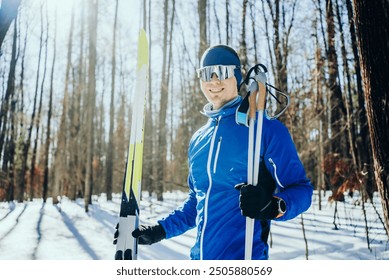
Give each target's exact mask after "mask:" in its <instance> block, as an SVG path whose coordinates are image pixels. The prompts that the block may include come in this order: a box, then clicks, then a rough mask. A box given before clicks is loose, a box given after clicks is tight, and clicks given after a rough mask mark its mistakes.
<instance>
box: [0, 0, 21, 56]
mask: <svg viewBox="0 0 389 280" xmlns="http://www.w3.org/2000/svg"><path fill="white" fill-rule="evenodd" d="M20 2H21V0H3V1H1V9H0V49H1V46H2V45H3V41H4V38H5V35H6V34H7V31H8V28H9V26H10V25H11V23H12V21H13V20H14V19H16V16H17V14H18V9H19V5H20Z"/></svg>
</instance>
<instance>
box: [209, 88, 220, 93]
mask: <svg viewBox="0 0 389 280" xmlns="http://www.w3.org/2000/svg"><path fill="white" fill-rule="evenodd" d="M222 90H223V89H222V88H219V89H210V90H209V91H211V92H221V91H222Z"/></svg>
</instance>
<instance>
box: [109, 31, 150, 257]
mask: <svg viewBox="0 0 389 280" xmlns="http://www.w3.org/2000/svg"><path fill="white" fill-rule="evenodd" d="M148 67H149V47H148V41H147V36H146V32H145V31H144V30H143V29H141V30H140V31H139V38H138V62H137V69H136V85H135V94H134V101H133V103H132V104H133V111H132V119H131V135H130V142H129V146H128V153H127V162H126V169H125V173H124V180H123V192H122V200H121V205H120V215H119V224H118V225H119V228H118V230H119V236H118V239H117V243H116V253H115V260H136V259H137V256H138V242H137V240H136V239H135V238H133V237H132V234H131V233H132V231H133V230H135V229H136V228H137V227H138V225H139V203H140V194H141V181H142V161H143V139H144V123H145V111H146V110H145V106H146V97H147V94H146V93H147V80H148Z"/></svg>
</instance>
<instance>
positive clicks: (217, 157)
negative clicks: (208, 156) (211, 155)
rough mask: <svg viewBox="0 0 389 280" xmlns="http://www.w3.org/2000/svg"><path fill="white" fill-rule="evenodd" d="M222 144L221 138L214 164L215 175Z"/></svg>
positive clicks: (218, 142)
mask: <svg viewBox="0 0 389 280" xmlns="http://www.w3.org/2000/svg"><path fill="white" fill-rule="evenodd" d="M221 143H222V137H221V136H220V138H219V140H218V141H217V148H216V154H215V160H214V162H213V174H215V173H216V167H217V162H218V159H219V152H220V146H221Z"/></svg>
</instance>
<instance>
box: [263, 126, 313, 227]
mask: <svg viewBox="0 0 389 280" xmlns="http://www.w3.org/2000/svg"><path fill="white" fill-rule="evenodd" d="M264 136H265V137H264V141H265V143H264V144H265V146H266V148H265V149H266V150H265V155H264V160H265V161H266V166H267V168H268V170H269V171H270V173H271V174H272V176H273V178H274V180H275V181H276V185H277V187H276V191H275V194H274V195H275V196H277V197H280V198H282V199H283V200H284V201H285V202H286V213H285V214H284V215H283V216H281V217H280V218H278V219H276V220H278V221H286V220H290V219H293V218H295V217H296V216H297V215H299V214H301V213H303V212H304V211H306V210H307V209H308V208H309V207H310V205H311V200H312V192H313V187H312V185H311V182H310V180H309V179H308V178H307V177H306V173H305V169H304V166H303V164H302V163H301V161H300V158H299V156H298V154H297V150H296V147H295V145H294V143H293V140H292V138H291V135H290V133H289V131H288V129H287V128H286V127H285V126H284V125H283V124H282V123H281V122H279V121H269V120H268V129H267V133H266V134H265V135H264Z"/></svg>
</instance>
